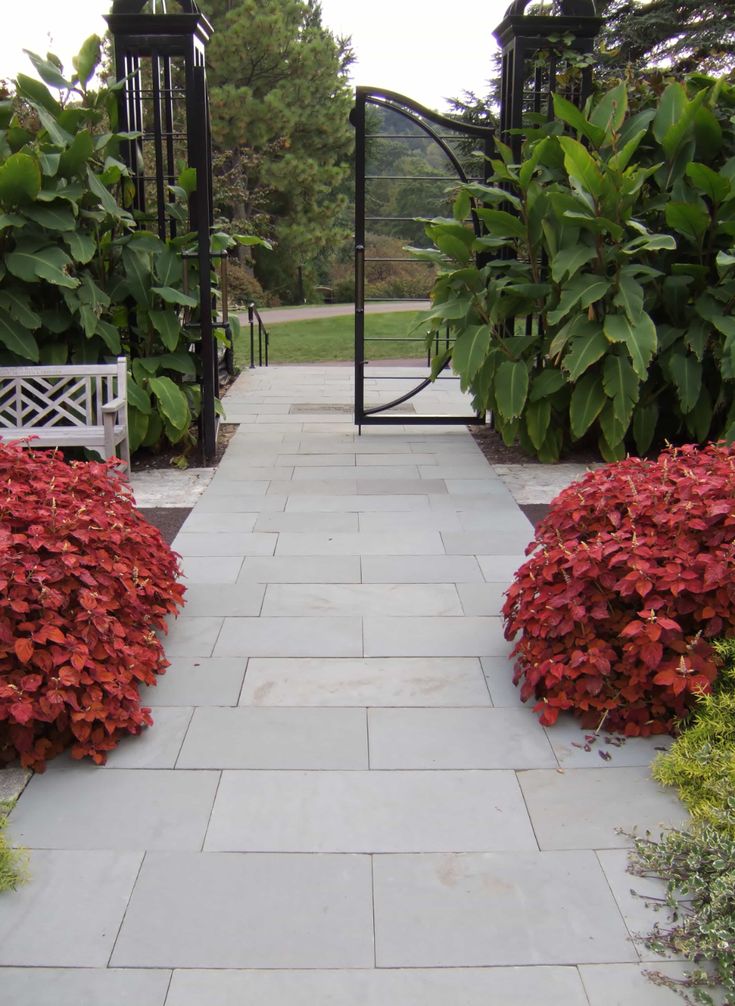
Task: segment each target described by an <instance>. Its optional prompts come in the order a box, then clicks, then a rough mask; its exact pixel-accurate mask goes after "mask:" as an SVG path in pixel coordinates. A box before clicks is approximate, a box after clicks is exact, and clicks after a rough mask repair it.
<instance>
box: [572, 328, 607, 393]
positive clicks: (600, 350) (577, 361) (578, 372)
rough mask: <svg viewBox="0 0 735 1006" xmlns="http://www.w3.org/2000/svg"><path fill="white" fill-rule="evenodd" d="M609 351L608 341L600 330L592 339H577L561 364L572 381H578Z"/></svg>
mask: <svg viewBox="0 0 735 1006" xmlns="http://www.w3.org/2000/svg"><path fill="white" fill-rule="evenodd" d="M608 349H609V346H608V342H607V339H606V338H605V336H604V335H603V334H602V329H600V328H598V329H597V330H596V332H595V334H594V335H593V336H591V337H590V338H581V339H575V340H574V342H572V345H571V347H570V349H569V352H568V353H567V354H566V356H565V357H564V359H563V360H562V364H561V365H562V367H563V368H564V370H566V372H567V373H568V374H569V379H570V381H578V380H579V378H580V377H581V376H582V374H584V372H585V371H586V370H588V369H589V368H590V367H591V366H592V364H593V363H596V362H597V361H598V360H599V359H600V357H601V356H604V355H605V353H606V352H607V351H608Z"/></svg>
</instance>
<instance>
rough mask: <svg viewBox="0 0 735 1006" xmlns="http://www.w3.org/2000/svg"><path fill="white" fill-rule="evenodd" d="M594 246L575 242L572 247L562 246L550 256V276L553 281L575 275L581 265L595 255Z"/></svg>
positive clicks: (557, 281)
mask: <svg viewBox="0 0 735 1006" xmlns="http://www.w3.org/2000/svg"><path fill="white" fill-rule="evenodd" d="M595 255H596V252H595V249H594V248H590V247H589V246H588V245H583V244H577V245H574V247H572V248H562V249H561V251H558V252H557V253H556V255H554V256H552V258H551V278H552V279H553V280H554V282H555V283H561V281H562V280H563V279H565V278H567V279H570V278H571V277H572V276H574V275H576V274H577V273H578V272H579V270H580V269H581V268H582V266H583V265H587V263H588V262H591V261H592V259H593V258H594V257H595Z"/></svg>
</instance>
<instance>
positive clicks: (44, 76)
mask: <svg viewBox="0 0 735 1006" xmlns="http://www.w3.org/2000/svg"><path fill="white" fill-rule="evenodd" d="M23 52H24V53H25V54H26V56H27V57H28V58H29V59H30V61H31V63H33V65H34V66H35V68H36V70H37V71H38V76H39V77H40V78H41V80H42V81H44V83H46V84H49V85H50V86H51V87H56V88H58V89H59V90H64V91H67V90H69V88H70V86H71V85H70V83H69V81H68V80H67V79H66V78H65V77H64V74H63V73H62V72H61V70H60V69H59V68H58V66H57V65H56V64H55V63H52V62H51V60H48V59H44V58H43V57H42V56H37V55H36V53H35V52H31V50H30V49H24V50H23Z"/></svg>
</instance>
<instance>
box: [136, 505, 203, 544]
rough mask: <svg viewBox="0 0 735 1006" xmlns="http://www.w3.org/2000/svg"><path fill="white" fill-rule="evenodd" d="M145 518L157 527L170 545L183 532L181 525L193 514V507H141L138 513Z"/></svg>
mask: <svg viewBox="0 0 735 1006" xmlns="http://www.w3.org/2000/svg"><path fill="white" fill-rule="evenodd" d="M138 512H139V513H140V514H142V516H143V517H145V519H146V520H147V521H148V523H149V524H152V525H153V526H154V527H157V528H158V530H159V531H160V532H161V537H162V538H163V540H164V541H165V542H166V544H168V545H170V544H171V543H172V541H173V540H174V538H175V537H176V535H177V534H178V533H179V531H180V530H181V525H182V524H183V523H184V521H185V520H186V518H187V517H188V516H189V514H190V513H191V507H187V506H156V507H141V508H140V509H139V511H138Z"/></svg>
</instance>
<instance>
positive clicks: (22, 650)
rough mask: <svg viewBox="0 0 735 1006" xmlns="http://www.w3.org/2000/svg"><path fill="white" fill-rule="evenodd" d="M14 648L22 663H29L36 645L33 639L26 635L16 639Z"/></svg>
mask: <svg viewBox="0 0 735 1006" xmlns="http://www.w3.org/2000/svg"><path fill="white" fill-rule="evenodd" d="M14 648H15V655H16V657H17V658H18V660H20V662H21V664H27V663H28V661H29V660H30V659H31V657H32V656H33V650H34V646H33V643H32V642H31V640H30V639H28V638H27V637H25V636H24V637H22V638H21V639H16V641H15V647H14Z"/></svg>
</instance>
